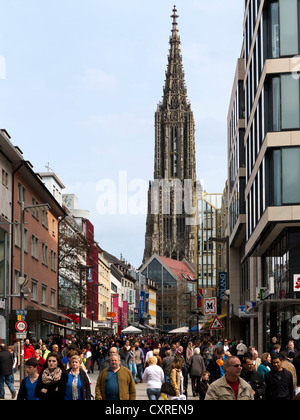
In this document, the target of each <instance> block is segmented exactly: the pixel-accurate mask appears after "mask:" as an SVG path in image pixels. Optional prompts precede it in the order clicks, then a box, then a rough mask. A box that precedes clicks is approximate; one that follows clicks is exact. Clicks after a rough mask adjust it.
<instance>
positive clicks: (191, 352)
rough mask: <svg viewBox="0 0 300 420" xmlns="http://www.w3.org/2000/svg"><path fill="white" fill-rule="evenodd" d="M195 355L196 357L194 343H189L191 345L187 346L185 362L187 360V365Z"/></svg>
mask: <svg viewBox="0 0 300 420" xmlns="http://www.w3.org/2000/svg"><path fill="white" fill-rule="evenodd" d="M193 355H194V347H193V342H192V341H189V343H188V345H187V348H186V355H185V360H186V362H187V363H188V361H189V360H190V358H191V357H192V356H193Z"/></svg>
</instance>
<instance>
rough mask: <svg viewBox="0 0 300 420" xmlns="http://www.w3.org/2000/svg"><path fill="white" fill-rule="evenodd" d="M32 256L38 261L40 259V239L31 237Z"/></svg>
mask: <svg viewBox="0 0 300 420" xmlns="http://www.w3.org/2000/svg"><path fill="white" fill-rule="evenodd" d="M31 256H32V257H33V258H34V259H36V260H38V259H39V239H38V238H37V237H36V236H35V235H32V236H31Z"/></svg>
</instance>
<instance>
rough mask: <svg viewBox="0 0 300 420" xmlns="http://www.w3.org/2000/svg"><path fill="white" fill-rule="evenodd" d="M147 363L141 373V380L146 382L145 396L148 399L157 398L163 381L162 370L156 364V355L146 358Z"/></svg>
mask: <svg viewBox="0 0 300 420" xmlns="http://www.w3.org/2000/svg"><path fill="white" fill-rule="evenodd" d="M148 365H149V366H148V367H146V369H145V371H144V373H143V381H146V382H147V396H148V398H149V400H158V399H159V397H160V394H161V392H160V390H161V386H162V384H163V383H164V381H165V375H164V371H163V370H162V368H161V367H160V366H158V365H157V358H156V356H150V357H149V358H148Z"/></svg>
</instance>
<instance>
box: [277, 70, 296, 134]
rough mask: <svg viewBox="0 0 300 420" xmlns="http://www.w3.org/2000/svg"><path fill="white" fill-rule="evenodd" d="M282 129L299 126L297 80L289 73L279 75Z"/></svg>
mask: <svg viewBox="0 0 300 420" xmlns="http://www.w3.org/2000/svg"><path fill="white" fill-rule="evenodd" d="M281 105H282V129H283V130H284V129H290V128H299V127H300V109H299V80H298V79H297V78H293V77H292V76H291V75H288V74H287V75H283V76H282V77H281Z"/></svg>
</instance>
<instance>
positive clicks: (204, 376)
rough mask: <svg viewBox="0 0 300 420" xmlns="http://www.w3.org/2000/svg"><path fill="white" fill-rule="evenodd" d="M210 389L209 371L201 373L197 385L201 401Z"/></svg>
mask: <svg viewBox="0 0 300 420" xmlns="http://www.w3.org/2000/svg"><path fill="white" fill-rule="evenodd" d="M208 387H209V373H208V371H207V370H203V371H202V372H201V378H200V381H199V383H198V384H197V389H196V390H197V394H198V395H199V400H201V401H203V400H204V399H205V395H206V393H207V391H208Z"/></svg>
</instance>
